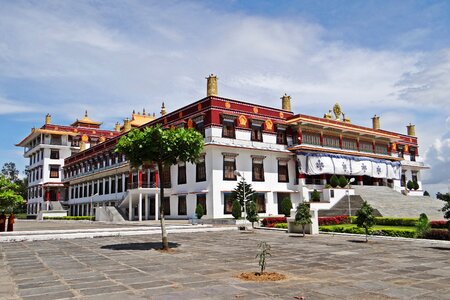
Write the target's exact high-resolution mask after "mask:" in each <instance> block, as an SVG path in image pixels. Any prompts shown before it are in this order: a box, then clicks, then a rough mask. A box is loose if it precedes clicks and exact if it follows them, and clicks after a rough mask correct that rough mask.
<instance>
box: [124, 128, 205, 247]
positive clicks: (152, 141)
mask: <svg viewBox="0 0 450 300" xmlns="http://www.w3.org/2000/svg"><path fill="white" fill-rule="evenodd" d="M203 146H204V141H203V136H202V135H201V134H200V133H199V132H197V131H195V130H194V129H184V128H173V129H164V128H163V127H162V126H161V125H159V124H158V125H155V126H151V127H145V128H143V129H133V130H131V131H130V132H129V133H128V134H127V135H124V136H122V137H121V138H120V140H119V142H118V143H117V145H116V149H115V151H117V152H120V153H123V154H125V155H126V157H127V159H128V160H129V161H130V164H131V166H133V167H138V166H141V165H143V164H144V163H155V164H156V165H157V167H158V173H159V174H160V176H159V188H160V192H159V195H160V197H159V212H160V220H161V235H162V248H163V249H164V250H167V249H169V240H168V236H167V230H166V226H165V219H164V205H162V203H163V199H164V186H163V181H162V180H161V175H162V173H163V167H164V166H171V165H173V164H176V163H177V162H179V161H183V162H190V163H195V162H197V160H198V159H199V157H200V154H201V153H202V151H203Z"/></svg>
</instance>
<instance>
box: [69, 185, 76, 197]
mask: <svg viewBox="0 0 450 300" xmlns="http://www.w3.org/2000/svg"><path fill="white" fill-rule="evenodd" d="M73 198H75V188H74V187H72V188H71V189H70V199H73Z"/></svg>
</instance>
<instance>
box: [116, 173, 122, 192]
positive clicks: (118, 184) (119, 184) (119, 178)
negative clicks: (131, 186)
mask: <svg viewBox="0 0 450 300" xmlns="http://www.w3.org/2000/svg"><path fill="white" fill-rule="evenodd" d="M122 181H123V180H122V175H119V177H118V178H117V192H118V193H122V192H123V187H122Z"/></svg>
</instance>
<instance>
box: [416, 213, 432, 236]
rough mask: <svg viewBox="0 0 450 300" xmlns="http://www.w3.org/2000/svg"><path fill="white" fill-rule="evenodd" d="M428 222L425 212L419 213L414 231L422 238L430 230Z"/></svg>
mask: <svg viewBox="0 0 450 300" xmlns="http://www.w3.org/2000/svg"><path fill="white" fill-rule="evenodd" d="M430 228H431V226H430V222H428V217H427V215H426V214H420V217H419V220H417V222H416V233H417V237H419V238H423V237H425V235H426V233H427V232H428V231H430Z"/></svg>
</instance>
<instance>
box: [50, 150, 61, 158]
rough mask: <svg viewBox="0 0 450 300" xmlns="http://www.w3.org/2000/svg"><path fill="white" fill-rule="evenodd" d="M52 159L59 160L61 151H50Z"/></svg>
mask: <svg viewBox="0 0 450 300" xmlns="http://www.w3.org/2000/svg"><path fill="white" fill-rule="evenodd" d="M50 158H51V159H59V150H57V149H52V150H50Z"/></svg>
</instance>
